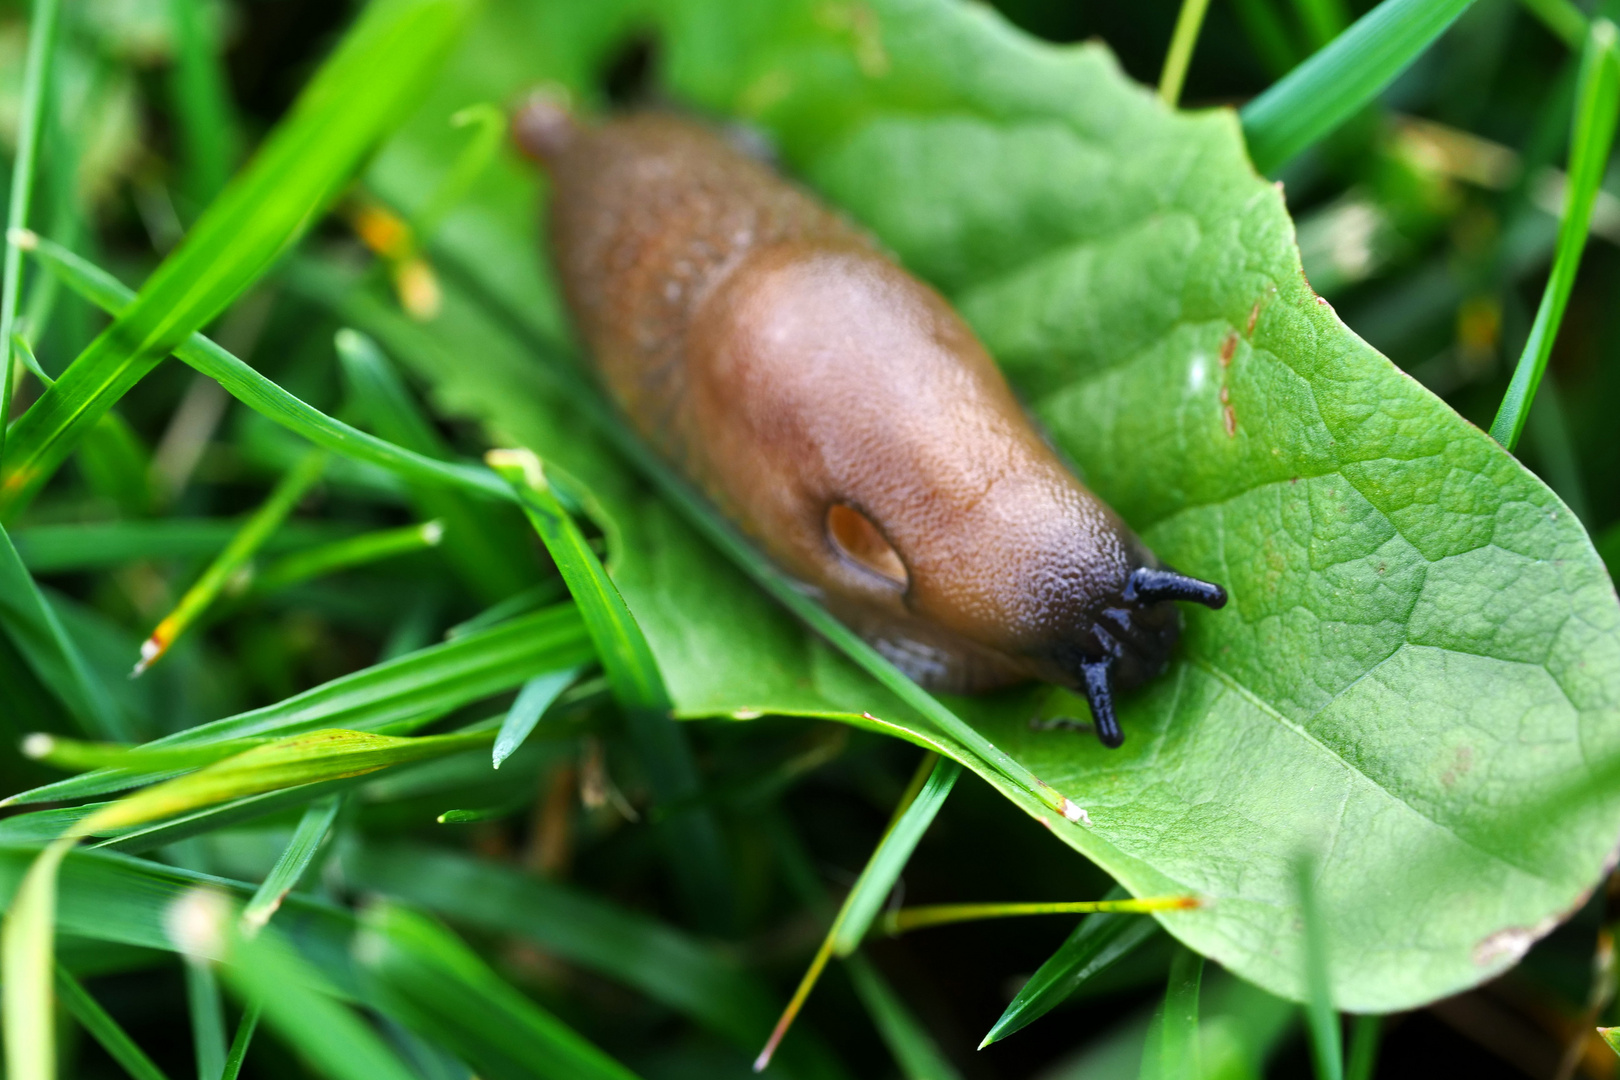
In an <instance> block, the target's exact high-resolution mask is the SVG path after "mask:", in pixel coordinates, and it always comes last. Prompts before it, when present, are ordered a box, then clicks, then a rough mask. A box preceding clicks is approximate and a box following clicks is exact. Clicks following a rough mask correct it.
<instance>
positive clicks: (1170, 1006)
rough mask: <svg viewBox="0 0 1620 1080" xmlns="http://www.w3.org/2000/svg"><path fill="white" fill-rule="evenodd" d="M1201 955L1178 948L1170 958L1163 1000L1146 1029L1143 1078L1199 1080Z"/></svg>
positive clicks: (1144, 1079)
mask: <svg viewBox="0 0 1620 1080" xmlns="http://www.w3.org/2000/svg"><path fill="white" fill-rule="evenodd" d="M1203 973H1204V958H1203V957H1202V956H1200V955H1198V954H1197V953H1195V952H1193V951H1192V950H1191V949H1187V948H1177V949H1176V951H1175V954H1174V955H1173V956H1172V957H1171V959H1170V982H1169V986H1168V987H1166V989H1165V992H1164V1002H1163V1004H1161V1005H1160V1006H1159V1013H1158V1015H1157V1016H1155V1017H1154V1020H1153V1026H1152V1027H1151V1028H1149V1029H1148V1039H1147V1045H1146V1046H1145V1047H1143V1052H1142V1072H1141V1076H1142V1080H1202V1078H1203V1069H1202V1068H1201V1067H1200V1064H1199V1055H1198V984H1199V982H1200V980H1201V979H1202V977H1203Z"/></svg>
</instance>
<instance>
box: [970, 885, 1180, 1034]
mask: <svg viewBox="0 0 1620 1080" xmlns="http://www.w3.org/2000/svg"><path fill="white" fill-rule="evenodd" d="M1125 895H1126V894H1125V890H1124V889H1121V888H1119V887H1118V886H1115V887H1114V889H1112V890H1111V891H1110V892H1109V894H1108V895H1107V896H1106V897H1104V899H1105V900H1123V899H1124V898H1125ZM1159 930H1160V926H1159V924H1158V923H1157V922H1156V921H1154V920H1153V919H1132V918H1129V917H1128V916H1126V915H1123V914H1112V913H1108V912H1099V913H1098V914H1095V915H1091V916H1088V917H1087V918H1085V919H1083V920H1082V921H1081V923H1080V925H1079V926H1078V927H1076V928H1075V930H1074V933H1072V934H1070V935H1069V938H1068V940H1067V941H1065V942H1064V943H1063V944H1062V945H1060V946H1059V947H1058V950H1057V952H1055V953H1053V954H1052V955H1051V956H1050V957H1048V958H1047V960H1046V962H1045V963H1044V964H1042V965H1041V966H1040V967H1039V968H1037V969H1036V971H1035V974H1033V975H1031V976H1030V977H1029V981H1028V982H1026V983H1024V985H1023V986H1022V987H1021V988H1020V989H1019V991H1018V993H1017V995H1016V996H1015V997H1014V998H1013V1000H1012V1002H1011V1004H1009V1005H1008V1006H1007V1009H1006V1011H1005V1012H1003V1013H1002V1014H1001V1018H1000V1019H998V1020H997V1021H996V1022H995V1025H994V1026H993V1027H992V1028H991V1029H990V1031H989V1033H988V1034H987V1035H985V1037H984V1041H983V1042H981V1043H980V1044H979V1049H981V1050H983V1049H984V1048H985V1047H986V1046H989V1045H990V1044H991V1043H993V1042H996V1041H997V1040H1000V1039H1005V1038H1006V1037H1007V1036H1008V1035H1011V1034H1012V1033H1013V1032H1015V1031H1017V1030H1019V1029H1020V1028H1022V1027H1025V1026H1026V1025H1028V1024H1030V1023H1032V1022H1034V1021H1035V1020H1038V1019H1040V1018H1041V1017H1042V1016H1045V1015H1046V1014H1047V1013H1048V1012H1051V1011H1052V1010H1053V1009H1054V1008H1056V1007H1057V1006H1058V1005H1061V1004H1062V1003H1063V1002H1064V1001H1066V1000H1068V999H1069V998H1070V997H1071V996H1072V995H1073V994H1074V992H1075V991H1076V990H1078V989H1079V988H1080V986H1081V985H1082V984H1083V983H1085V981H1086V980H1087V979H1090V978H1091V977H1092V976H1094V975H1098V974H1100V973H1101V972H1103V971H1105V970H1107V969H1108V968H1109V967H1111V966H1112V965H1113V964H1114V962H1115V961H1117V960H1119V959H1121V958H1122V957H1124V956H1126V955H1127V954H1128V953H1130V952H1132V951H1133V950H1134V949H1136V948H1137V947H1138V946H1140V945H1142V944H1143V943H1144V942H1146V941H1148V940H1149V939H1150V938H1152V937H1153V936H1154V935H1155V934H1157V933H1158V932H1159Z"/></svg>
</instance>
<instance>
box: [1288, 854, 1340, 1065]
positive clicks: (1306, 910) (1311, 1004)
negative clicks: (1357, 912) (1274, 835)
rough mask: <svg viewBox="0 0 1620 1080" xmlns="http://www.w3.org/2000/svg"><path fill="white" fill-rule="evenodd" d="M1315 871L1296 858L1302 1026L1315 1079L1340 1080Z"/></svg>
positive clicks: (1335, 1019)
mask: <svg viewBox="0 0 1620 1080" xmlns="http://www.w3.org/2000/svg"><path fill="white" fill-rule="evenodd" d="M1315 873H1316V867H1315V865H1314V863H1313V861H1312V860H1310V859H1300V860H1299V861H1298V863H1297V864H1296V866H1295V880H1296V881H1297V883H1298V888H1299V909H1300V918H1301V920H1302V921H1303V922H1304V923H1305V988H1306V990H1307V992H1308V994H1309V996H1308V997H1307V998H1306V1000H1305V1022H1306V1030H1307V1031H1308V1032H1309V1033H1310V1037H1311V1060H1312V1061H1313V1062H1314V1063H1315V1065H1316V1080H1343V1077H1344V1048H1343V1045H1342V1040H1341V1037H1340V1032H1339V1013H1338V1011H1337V1010H1336V1009H1335V1008H1334V1006H1333V982H1332V976H1331V970H1332V962H1333V957H1332V956H1330V955H1329V953H1328V928H1327V927H1326V926H1325V925H1324V924H1323V922H1322V919H1323V913H1322V909H1321V907H1320V906H1319V905H1318V904H1317V902H1316V883H1315V881H1314V876H1315Z"/></svg>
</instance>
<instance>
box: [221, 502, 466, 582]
mask: <svg viewBox="0 0 1620 1080" xmlns="http://www.w3.org/2000/svg"><path fill="white" fill-rule="evenodd" d="M443 539H444V523H443V522H441V521H436V520H435V521H424V522H423V523H422V524H420V525H402V526H400V527H399V528H397V529H378V530H377V531H376V532H369V533H361V534H360V535H359V536H349V537H345V538H344V539H342V540H334V541H332V542H331V543H330V544H322V545H321V546H320V547H313V548H305V549H304V550H303V551H295V552H292V553H291V554H288V555H283V556H282V557H281V558H279V559H277V560H276V561H275V562H273V563H270V564H268V565H267V566H265V568H264V569H263V570H254V571H253V577H252V584H251V586H250V587H251V589H252V590H253V591H254V592H269V591H271V590H274V589H283V588H286V587H287V586H288V585H296V584H299V583H300V582H304V581H308V580H310V579H311V578H318V577H325V576H326V575H327V574H335V573H339V572H340V571H343V570H352V569H354V568H355V567H357V566H366V565H368V564H370V563H374V562H381V561H383V560H384V559H392V558H396V557H398V556H400V555H412V554H415V553H416V552H419V551H426V550H428V549H429V548H436V547H438V546H439V544H440V542H441V541H442V540H443Z"/></svg>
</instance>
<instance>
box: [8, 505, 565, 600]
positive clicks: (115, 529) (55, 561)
mask: <svg viewBox="0 0 1620 1080" xmlns="http://www.w3.org/2000/svg"><path fill="white" fill-rule="evenodd" d="M241 527H242V523H241V522H240V521H230V520H226V519H223V518H156V519H153V520H151V521H100V522H94V523H90V524H84V525H78V524H73V525H30V526H28V527H27V528H24V529H18V530H16V531H15V532H13V533H12V534H11V542H12V543H13V544H15V545H16V548H17V554H18V555H20V556H21V557H22V561H23V565H24V566H26V567H27V568H28V569H29V570H30V571H31V572H33V573H35V574H53V573H62V572H65V571H74V570H110V569H114V568H116V567H120V566H123V565H126V564H128V563H132V562H137V561H139V560H141V559H176V560H192V559H207V558H212V557H213V556H214V555H217V554H218V553H219V552H220V551H221V550H223V549H224V547H225V545H226V544H228V543H230V541H231V537H233V536H235V535H236V531H237V530H238V529H240V528H241ZM339 535H341V530H339V529H334V528H332V527H331V526H330V525H327V524H323V523H318V522H302V521H289V522H287V524H286V525H284V526H283V527H282V528H281V529H279V530H277V532H276V533H275V535H274V536H272V537H271V538H270V539H269V541H267V542H266V543H265V545H264V548H263V550H264V551H265V552H267V553H269V552H279V551H286V550H289V549H292V548H298V547H309V546H312V545H315V544H319V543H322V542H324V541H329V540H332V539H334V538H336V537H337V536H339ZM535 606H536V607H538V606H539V605H538V604H537V605H535Z"/></svg>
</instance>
